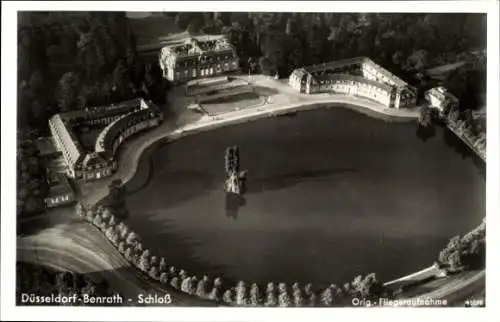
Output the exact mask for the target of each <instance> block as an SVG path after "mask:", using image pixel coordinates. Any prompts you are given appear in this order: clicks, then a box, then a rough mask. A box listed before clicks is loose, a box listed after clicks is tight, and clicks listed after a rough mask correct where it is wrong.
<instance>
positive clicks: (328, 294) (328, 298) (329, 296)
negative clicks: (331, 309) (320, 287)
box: [321, 286, 333, 306]
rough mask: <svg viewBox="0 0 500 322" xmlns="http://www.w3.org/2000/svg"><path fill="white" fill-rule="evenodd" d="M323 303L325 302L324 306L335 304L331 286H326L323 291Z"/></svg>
mask: <svg viewBox="0 0 500 322" xmlns="http://www.w3.org/2000/svg"><path fill="white" fill-rule="evenodd" d="M321 304H323V306H332V305H333V292H332V288H331V287H330V286H328V287H327V288H325V290H324V291H323V292H322V293H321Z"/></svg>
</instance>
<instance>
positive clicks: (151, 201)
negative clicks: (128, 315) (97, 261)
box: [127, 107, 485, 284]
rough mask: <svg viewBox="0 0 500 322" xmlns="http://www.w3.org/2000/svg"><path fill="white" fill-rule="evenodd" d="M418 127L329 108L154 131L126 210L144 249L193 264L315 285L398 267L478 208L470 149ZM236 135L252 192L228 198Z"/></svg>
mask: <svg viewBox="0 0 500 322" xmlns="http://www.w3.org/2000/svg"><path fill="white" fill-rule="evenodd" d="M416 128H417V125H416V122H414V121H412V122H404V123H401V122H388V121H384V120H380V119H375V118H372V117H369V116H366V115H363V114H361V113H358V112H356V111H353V110H350V109H347V108H343V107H335V108H330V109H317V110H313V111H307V112H301V113H299V114H297V115H296V116H293V117H291V116H283V117H275V118H268V119H262V120H258V121H253V122H249V123H245V124H240V125H233V126H228V127H224V128H220V129H216V130H212V131H209V132H203V133H199V134H197V135H193V136H189V137H185V138H182V139H180V140H177V141H174V142H171V143H168V144H162V145H161V144H159V145H158V146H157V147H155V148H154V149H151V150H150V151H147V152H146V153H145V154H144V156H143V158H142V160H141V162H140V165H139V169H138V172H137V174H136V176H135V177H134V178H133V179H132V180H131V181H130V182H129V184H128V187H127V189H128V191H129V192H128V197H127V204H128V207H129V210H130V217H129V218H128V219H127V221H128V224H129V225H130V226H131V227H132V228H133V229H134V230H136V231H137V232H138V233H139V235H140V236H141V237H142V239H143V242H144V244H145V246H146V247H148V248H150V249H151V250H152V252H153V254H160V255H162V256H165V257H166V258H167V259H168V260H169V262H170V263H171V264H173V265H175V266H176V267H179V268H184V269H187V270H188V271H190V272H192V273H194V274H196V275H203V274H207V275H210V276H223V277H225V278H227V279H230V280H233V279H234V280H240V279H244V280H245V281H247V282H252V281H254V282H259V283H264V282H268V281H274V282H281V281H283V282H294V281H298V282H301V283H305V282H313V283H315V284H316V283H317V284H323V283H330V282H331V283H336V284H343V283H344V282H346V281H349V280H352V278H353V277H354V276H355V275H357V274H364V273H370V272H376V273H377V275H378V276H379V277H380V278H381V279H382V280H390V279H393V278H396V277H398V276H401V275H406V274H408V273H410V272H412V271H415V270H419V269H422V268H424V267H426V266H428V265H430V264H432V263H433V261H434V260H435V259H436V258H437V256H438V253H439V250H440V249H441V248H442V247H443V246H445V244H446V242H447V240H448V239H449V238H450V237H453V236H454V235H456V234H463V233H465V232H467V231H468V230H470V229H471V228H473V227H475V226H476V225H477V224H479V223H480V222H481V220H482V218H483V217H484V216H485V178H484V175H483V173H482V172H481V171H480V169H479V168H478V165H477V162H474V160H473V158H471V157H468V158H463V157H462V156H461V155H459V154H458V153H457V151H456V149H454V148H452V147H450V144H451V143H450V142H453V141H456V140H457V139H456V138H454V137H453V135H451V134H450V133H448V132H444V131H443V130H442V129H437V130H436V133H435V136H434V137H433V138H430V139H427V140H425V141H424V140H422V139H421V138H419V137H418V136H417V135H416ZM443 132H444V133H443ZM455 143H456V142H455ZM234 144H237V145H239V147H240V158H241V167H242V168H243V169H247V170H248V192H247V194H246V195H245V196H244V197H245V200H244V201H242V202H241V203H239V204H238V203H236V204H235V203H234V202H229V204H228V200H227V198H226V194H225V192H224V191H223V190H222V183H223V180H224V151H225V149H226V147H228V146H230V145H234Z"/></svg>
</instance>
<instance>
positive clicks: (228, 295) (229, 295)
mask: <svg viewBox="0 0 500 322" xmlns="http://www.w3.org/2000/svg"><path fill="white" fill-rule="evenodd" d="M222 301H224V303H227V304H231V303H233V292H232V291H231V289H228V290H226V291H225V292H224V295H222Z"/></svg>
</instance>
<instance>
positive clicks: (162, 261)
mask: <svg viewBox="0 0 500 322" xmlns="http://www.w3.org/2000/svg"><path fill="white" fill-rule="evenodd" d="M159 269H160V272H165V271H166V270H167V261H166V259H165V257H162V258H161V259H160V265H159Z"/></svg>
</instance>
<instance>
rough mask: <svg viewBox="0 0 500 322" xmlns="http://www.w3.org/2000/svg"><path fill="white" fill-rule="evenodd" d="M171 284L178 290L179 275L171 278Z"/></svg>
mask: <svg viewBox="0 0 500 322" xmlns="http://www.w3.org/2000/svg"><path fill="white" fill-rule="evenodd" d="M170 286H172V287H173V288H175V289H176V290H178V289H179V278H177V276H174V277H172V279H171V280H170Z"/></svg>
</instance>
